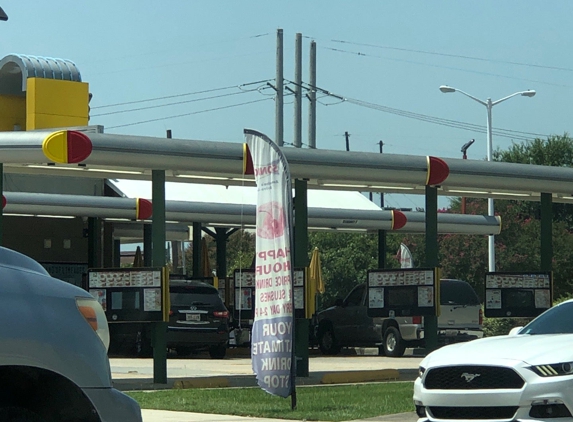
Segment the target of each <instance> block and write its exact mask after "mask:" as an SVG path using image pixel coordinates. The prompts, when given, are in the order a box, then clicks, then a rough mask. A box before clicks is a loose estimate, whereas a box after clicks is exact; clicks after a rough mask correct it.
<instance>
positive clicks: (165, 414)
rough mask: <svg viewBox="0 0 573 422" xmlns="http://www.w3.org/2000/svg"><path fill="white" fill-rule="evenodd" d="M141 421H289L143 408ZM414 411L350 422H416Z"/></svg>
mask: <svg viewBox="0 0 573 422" xmlns="http://www.w3.org/2000/svg"><path fill="white" fill-rule="evenodd" d="M142 414H143V422H289V421H290V420H289V419H270V418H252V417H245V416H233V415H216V414H211V413H191V412H170V411H166V410H149V409H143V410H142ZM417 420H418V417H417V416H416V413H414V412H408V413H398V414H395V415H385V416H376V417H374V418H368V419H357V420H355V421H352V422H367V421H370V422H374V421H380V422H416V421H417Z"/></svg>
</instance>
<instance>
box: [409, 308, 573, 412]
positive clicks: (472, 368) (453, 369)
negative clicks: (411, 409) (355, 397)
mask: <svg viewBox="0 0 573 422" xmlns="http://www.w3.org/2000/svg"><path fill="white" fill-rule="evenodd" d="M513 331H514V330H512V334H510V335H507V336H497V337H488V338H484V339H479V340H474V341H470V342H467V343H458V344H454V345H451V346H445V347H443V348H441V349H438V350H436V351H434V352H432V353H430V354H429V355H428V356H427V357H426V358H425V359H424V360H423V361H422V362H421V363H420V372H419V377H418V379H417V380H416V382H415V384H414V404H415V406H416V412H417V414H418V417H419V418H420V419H419V420H418V422H422V421H428V420H430V421H467V420H472V421H476V420H479V421H507V422H517V421H520V422H532V421H545V422H549V421H551V422H565V421H573V416H572V415H573V300H569V301H566V302H563V303H561V304H559V305H557V306H554V307H552V308H551V309H549V310H547V311H546V312H544V313H543V314H541V315H540V316H538V317H537V318H535V319H534V320H533V321H531V322H530V323H529V324H527V325H526V326H525V327H523V328H521V329H520V330H519V331H518V332H517V333H515V334H514V333H513Z"/></svg>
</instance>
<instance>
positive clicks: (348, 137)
mask: <svg viewBox="0 0 573 422" xmlns="http://www.w3.org/2000/svg"><path fill="white" fill-rule="evenodd" d="M344 137H345V138H346V151H350V133H348V132H344Z"/></svg>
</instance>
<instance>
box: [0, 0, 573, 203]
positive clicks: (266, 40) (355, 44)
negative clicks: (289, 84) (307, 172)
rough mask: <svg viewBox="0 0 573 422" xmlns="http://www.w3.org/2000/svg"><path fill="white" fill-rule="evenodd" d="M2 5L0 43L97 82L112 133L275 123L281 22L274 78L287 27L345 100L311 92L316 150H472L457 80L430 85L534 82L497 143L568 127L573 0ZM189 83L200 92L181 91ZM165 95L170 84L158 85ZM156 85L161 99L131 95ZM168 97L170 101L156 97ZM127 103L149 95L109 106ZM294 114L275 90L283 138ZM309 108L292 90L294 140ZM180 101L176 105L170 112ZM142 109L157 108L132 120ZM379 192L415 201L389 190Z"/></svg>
mask: <svg viewBox="0 0 573 422" xmlns="http://www.w3.org/2000/svg"><path fill="white" fill-rule="evenodd" d="M0 6H2V7H3V9H4V10H5V12H6V13H7V14H8V16H9V20H8V22H0V50H1V51H0V54H1V55H2V57H3V56H5V55H7V54H10V53H20V54H30V55H39V56H47V57H57V58H65V59H69V60H71V61H73V62H75V63H76V65H77V66H78V68H79V70H80V72H81V74H82V79H83V81H84V82H88V83H89V84H90V92H92V93H93V95H94V99H93V100H92V104H91V106H92V111H91V114H92V116H93V117H92V119H91V122H90V123H91V124H101V125H103V126H105V128H106V129H105V130H106V132H109V133H119V134H130V135H145V136H157V137H163V136H165V132H166V130H167V129H171V130H172V131H173V136H174V137H176V138H183V139H202V140H213V141H229V142H243V135H242V130H243V128H245V127H249V128H253V129H257V130H259V131H262V132H264V133H266V134H267V135H269V136H270V137H271V138H273V137H274V133H275V129H274V113H275V107H274V102H273V97H272V90H271V89H270V88H269V87H267V86H266V82H265V81H269V82H271V83H274V77H275V72H276V70H275V69H276V68H275V52H276V31H277V29H278V28H282V29H283V33H284V63H285V67H284V76H285V79H288V80H294V45H295V34H296V33H297V32H299V33H301V34H302V36H303V81H304V82H308V57H309V44H310V41H311V40H315V41H316V43H317V56H318V59H317V85H318V86H319V87H320V88H323V89H325V90H327V91H330V92H331V93H334V94H337V95H340V96H343V97H345V98H347V99H349V100H350V101H345V102H341V101H340V100H338V99H336V98H334V97H323V98H321V99H320V102H321V104H318V107H317V147H318V148H320V149H333V150H344V149H345V139H344V132H345V131H348V132H349V133H350V149H351V150H354V151H369V152H378V151H379V145H378V142H379V141H380V140H382V141H383V142H384V153H389V154H413V155H434V156H438V157H460V158H461V152H460V148H461V146H462V145H463V144H464V143H466V142H467V141H468V140H469V139H471V138H475V139H476V142H475V144H474V145H473V146H472V147H471V148H470V150H469V151H468V155H469V158H470V159H483V158H484V157H485V155H486V135H485V123H486V109H485V107H484V106H482V105H480V104H478V103H476V102H474V101H472V100H470V99H469V98H467V97H464V96H463V95H461V94H459V93H453V94H442V93H441V92H440V91H439V89H438V87H439V86H440V85H443V84H447V85H451V86H454V87H456V88H458V89H461V90H464V91H466V92H468V93H470V94H472V95H474V96H476V97H478V98H480V99H482V100H486V99H487V98H488V97H491V98H492V100H497V99H499V98H502V97H505V96H507V95H509V94H512V93H514V92H517V91H522V90H527V89H535V90H536V91H537V95H536V96H535V97H533V98H526V97H519V96H518V97H515V98H512V99H510V100H508V101H507V102H504V103H502V104H499V105H497V106H495V107H494V109H493V128H494V137H493V143H494V147H500V148H502V149H505V148H507V147H508V146H510V145H511V143H512V142H522V141H523V139H524V138H534V137H535V136H541V137H545V136H547V135H550V134H563V133H564V132H571V110H572V109H573V104H572V103H573V97H572V95H571V94H572V87H573V80H572V78H571V76H572V75H573V56H572V55H571V54H570V52H571V51H573V31H571V29H570V17H571V16H573V2H570V1H567V0H561V1H548V2H539V1H529V0H521V1H504V2H499V1H490V0H482V1H479V2H477V1H475V2H467V1H464V2H462V1H431V2H430V1H421V0H419V1H400V2H389V1H362V0H355V1H345V2H343V1H338V0H330V1H312V2H311V1H298V0H291V1H288V2H286V1H284V2H279V1H273V0H266V1H243V2H238V1H191V0H187V1H184V0H179V1H175V0H163V1H161V2H159V1H145V0H140V1H135V0H121V1H117V0H115V1H111V0H98V1H63V0H54V1H50V2H46V1H21V0H0ZM240 85H244V86H243V87H242V90H241V89H239V88H237V87H238V86H240ZM247 90H248V91H249V92H243V91H247ZM200 91H208V92H205V93H203V94H193V95H181V94H192V93H197V92H200ZM171 96H177V97H172V98H165V97H171ZM215 96H217V98H211V99H206V98H207V97H215ZM157 98H163V99H162V100H154V101H146V102H140V101H142V100H152V99H157ZM126 102H127V103H131V104H126V105H123V106H115V107H109V106H110V105H114V104H118V103H126ZM167 103H179V104H175V105H170V106H163V107H157V106H159V105H162V104H167ZM242 103H250V104H244V105H237V104H242ZM356 103H362V104H367V105H368V106H369V107H363V106H359V105H357V104H356ZM148 107H153V108H148ZM136 108H146V109H144V110H138V111H128V112H121V113H120V111H125V110H133V109H136ZM209 110H212V111H209ZM381 110H384V111H381ZM108 113H112V114H108ZM293 113H294V111H293V105H292V99H291V97H287V98H285V111H284V115H285V135H284V139H285V143H289V142H292V136H293V119H292V116H293ZM307 114H308V108H307V102H305V103H304V107H303V117H304V122H303V144H304V145H306V144H307V142H308V141H307V135H306V134H307V130H308V129H307V119H306V116H307ZM178 115H184V116H182V117H176V118H174V117H172V116H178ZM404 115H408V116H411V117H405V116H404ZM412 117H413V118H412ZM153 119H161V120H156V121H153V122H147V123H141V124H134V123H138V122H143V121H148V120H153ZM427 120H431V121H433V122H438V124H435V123H431V122H428V121H427ZM445 120H448V121H450V122H446V121H445ZM463 124H470V125H472V126H471V127H472V128H476V127H477V129H472V130H463V129H461V128H460V125H463ZM452 126H454V127H452ZM501 130H507V131H509V132H507V131H504V133H503V135H504V136H501V134H500V131H501ZM386 203H387V205H391V206H398V207H411V206H414V205H421V204H423V201H418V200H414V201H412V199H410V198H408V197H406V196H404V195H387V200H386Z"/></svg>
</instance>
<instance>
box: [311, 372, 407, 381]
mask: <svg viewBox="0 0 573 422" xmlns="http://www.w3.org/2000/svg"><path fill="white" fill-rule="evenodd" d="M398 379H400V373H399V372H398V370H397V369H380V370H373V371H346V372H329V373H326V374H324V375H323V376H322V378H321V380H320V383H321V384H347V383H358V382H376V381H396V380H398Z"/></svg>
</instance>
